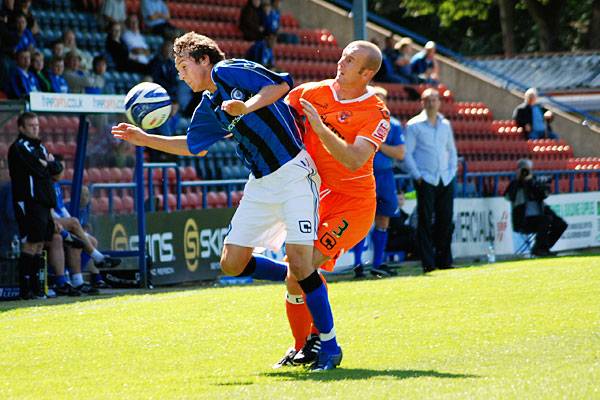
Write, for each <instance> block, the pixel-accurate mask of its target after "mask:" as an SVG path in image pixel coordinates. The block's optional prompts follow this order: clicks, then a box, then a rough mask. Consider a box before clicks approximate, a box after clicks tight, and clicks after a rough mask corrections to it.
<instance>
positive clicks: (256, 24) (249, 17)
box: [239, 0, 265, 42]
mask: <svg viewBox="0 0 600 400" xmlns="http://www.w3.org/2000/svg"><path fill="white" fill-rule="evenodd" d="M239 28H240V30H241V31H242V35H243V36H244V40H248V41H250V42H255V41H257V40H261V39H262V38H263V35H264V30H265V28H264V25H263V15H262V9H261V5H260V0H248V3H246V5H245V6H244V8H242V11H241V13H240V22H239Z"/></svg>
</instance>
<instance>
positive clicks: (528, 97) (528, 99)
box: [513, 88, 558, 139]
mask: <svg viewBox="0 0 600 400" xmlns="http://www.w3.org/2000/svg"><path fill="white" fill-rule="evenodd" d="M537 99H538V95H537V90H536V89H534V88H529V89H527V90H526V91H525V99H524V100H525V101H524V102H523V103H521V104H519V105H518V106H517V107H516V108H515V110H514V111H513V119H514V120H515V122H516V123H517V126H518V127H519V128H522V129H523V132H524V133H525V136H526V138H527V139H558V135H556V133H554V132H553V131H552V127H551V126H550V123H551V122H552V120H553V119H554V115H553V114H552V111H548V110H546V109H545V108H544V107H542V106H541V105H539V104H538V103H537Z"/></svg>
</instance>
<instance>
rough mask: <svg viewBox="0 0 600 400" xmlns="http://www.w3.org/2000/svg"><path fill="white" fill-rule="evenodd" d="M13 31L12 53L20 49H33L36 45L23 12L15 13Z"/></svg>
mask: <svg viewBox="0 0 600 400" xmlns="http://www.w3.org/2000/svg"><path fill="white" fill-rule="evenodd" d="M14 18H15V31H14V33H13V39H12V42H14V43H16V44H15V47H14V48H13V53H14V54H16V53H18V52H19V51H21V50H30V51H31V50H33V49H34V48H35V47H36V41H35V38H34V37H33V33H32V32H31V30H29V28H28V27H27V18H26V17H25V14H23V13H17V14H15V17H14Z"/></svg>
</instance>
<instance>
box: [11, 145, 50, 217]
mask: <svg viewBox="0 0 600 400" xmlns="http://www.w3.org/2000/svg"><path fill="white" fill-rule="evenodd" d="M47 156H48V150H46V148H45V147H44V145H43V144H42V143H41V141H40V140H39V139H32V138H29V137H27V136H25V135H23V134H20V135H19V137H18V138H17V140H15V141H14V142H13V144H12V145H11V146H10V148H9V149H8V170H9V172H10V180H11V185H12V195H13V202H14V204H15V207H16V206H17V204H18V203H19V202H24V203H25V204H39V205H41V206H43V207H47V208H54V206H56V195H55V193H54V187H53V183H52V179H51V176H52V175H55V174H57V173H58V172H60V171H61V169H62V165H61V164H60V162H58V161H51V162H48V165H47V166H44V165H42V163H41V162H40V160H46V157H47Z"/></svg>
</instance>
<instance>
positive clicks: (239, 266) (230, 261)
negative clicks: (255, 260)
mask: <svg viewBox="0 0 600 400" xmlns="http://www.w3.org/2000/svg"><path fill="white" fill-rule="evenodd" d="M246 264H248V261H247V260H246V261H244V260H242V259H241V258H240V257H236V256H235V255H234V254H232V253H228V252H223V254H221V270H222V271H223V273H224V274H225V275H229V276H238V275H239V274H241V273H242V272H243V271H244V268H245V267H246Z"/></svg>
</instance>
